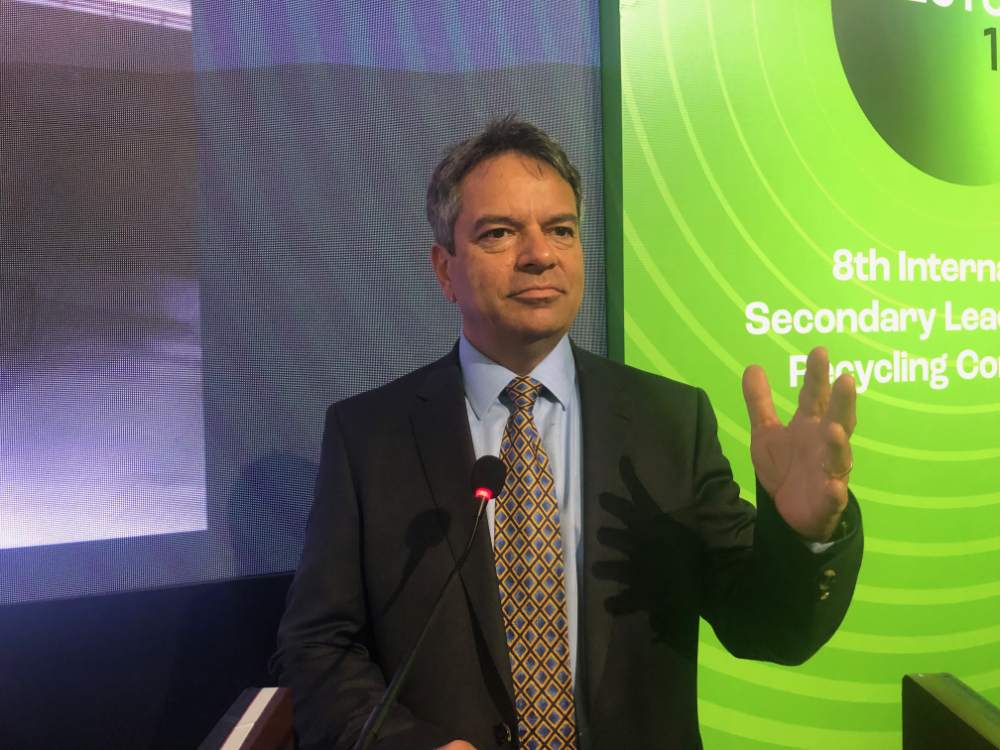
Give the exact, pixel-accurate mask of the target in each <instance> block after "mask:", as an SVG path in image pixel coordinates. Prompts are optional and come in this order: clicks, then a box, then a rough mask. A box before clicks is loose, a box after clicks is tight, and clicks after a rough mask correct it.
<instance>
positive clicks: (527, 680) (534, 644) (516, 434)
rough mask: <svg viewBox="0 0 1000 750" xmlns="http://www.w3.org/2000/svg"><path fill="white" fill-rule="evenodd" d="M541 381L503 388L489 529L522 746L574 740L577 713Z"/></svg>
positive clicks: (548, 746)
mask: <svg viewBox="0 0 1000 750" xmlns="http://www.w3.org/2000/svg"><path fill="white" fill-rule="evenodd" d="M542 388H543V386H542V384H541V383H539V382H538V381H537V380H535V379H533V378H528V377H522V378H514V379H513V380H512V381H510V383H509V384H508V386H507V388H506V389H505V390H504V393H506V394H507V396H508V398H510V400H511V402H512V403H513V404H514V411H513V413H512V414H511V415H510V418H509V419H508V420H507V427H506V428H505V430H504V436H503V443H502V445H501V448H500V458H501V459H503V462H504V463H505V464H506V465H507V481H506V483H505V485H504V489H503V492H501V494H500V497H499V499H498V500H497V507H496V518H495V524H494V527H495V533H494V536H495V539H496V561H497V580H498V581H499V582H500V601H501V604H502V606H503V614H504V620H505V622H506V625H507V647H508V652H509V653H510V669H511V674H512V675H513V677H514V694H515V698H516V700H517V713H518V737H519V739H520V745H521V747H522V748H526V749H527V750H562V749H563V748H574V747H576V717H575V713H574V707H573V686H572V676H571V673H570V669H569V626H568V623H567V620H566V591H565V585H564V582H563V554H562V535H561V533H560V530H559V506H558V504H557V503H556V493H555V481H554V480H553V478H552V470H551V468H550V467H549V457H548V456H547V455H546V453H545V449H544V448H543V447H542V441H541V439H540V438H539V435H538V430H537V429H535V420H534V417H533V416H532V411H533V409H534V406H535V401H536V400H537V398H538V394H539V393H540V392H541V390H542Z"/></svg>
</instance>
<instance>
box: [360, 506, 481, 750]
mask: <svg viewBox="0 0 1000 750" xmlns="http://www.w3.org/2000/svg"><path fill="white" fill-rule="evenodd" d="M490 499H491V498H490V497H479V511H478V512H477V513H476V520H475V523H474V524H473V525H472V534H470V535H469V543H468V544H466V545H465V551H464V552H463V553H462V556H461V557H460V558H458V561H457V562H456V563H455V567H454V568H452V569H451V573H449V574H448V578H447V579H445V582H444V586H442V587H441V593H439V594H438V597H437V599H436V600H435V601H434V607H433V608H432V609H431V613H430V615H429V616H428V617H427V621H426V622H425V623H424V627H423V629H422V630H421V631H420V635H418V636H417V639H416V640H415V641H414V642H413V645H412V646H410V650H409V651H407V653H406V657H405V658H404V659H403V661H402V662H401V663H400V665H399V668H398V669H396V674H394V675H393V677H392V682H390V683H389V687H387V688H386V690H385V693H384V694H383V695H382V700H381V701H379V704H378V705H377V706H375V709H374V710H373V711H372V712H371V715H370V716H369V717H368V721H366V722H365V726H364V728H363V729H362V730H361V735H360V736H359V737H358V741H357V742H356V743H354V750H368V748H370V747H371V746H372V743H373V742H374V741H375V738H376V737H377V736H378V730H379V729H381V728H382V723H383V722H384V721H385V717H386V716H388V714H389V707H390V706H392V704H393V702H394V701H395V700H396V695H397V694H398V693H399V691H400V689H401V688H402V687H403V682H404V681H405V680H406V675H407V674H409V672H410V667H412V666H413V657H414V656H416V654H417V649H419V648H420V644H421V643H423V640H424V637H425V636H426V635H427V631H428V630H430V627H431V622H433V620H434V616H435V615H436V614H437V611H438V609H439V608H440V607H441V602H442V601H443V600H444V595H445V593H446V592H447V591H448V586H450V585H451V582H452V580H453V579H454V578H455V576H456V575H457V574H458V572H459V571H460V570H461V569H462V566H463V565H464V564H465V559H466V558H467V557H468V556H469V552H471V551H472V543H473V542H474V541H475V539H476V531H477V530H478V529H479V521H480V519H481V518H482V517H483V511H484V510H485V509H486V505H487V503H489V501H490Z"/></svg>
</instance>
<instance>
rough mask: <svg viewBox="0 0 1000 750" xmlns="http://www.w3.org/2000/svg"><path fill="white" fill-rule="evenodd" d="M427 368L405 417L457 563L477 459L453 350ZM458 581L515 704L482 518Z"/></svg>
mask: <svg viewBox="0 0 1000 750" xmlns="http://www.w3.org/2000/svg"><path fill="white" fill-rule="evenodd" d="M438 365H439V366H438V367H434V368H431V369H430V370H429V371H428V373H427V376H426V378H425V379H424V381H423V383H422V384H421V385H420V387H419V388H418V390H417V403H416V406H415V407H414V409H413V411H412V412H411V415H410V419H411V422H412V425H413V433H414V436H415V438H416V442H417V449H418V450H419V452H420V459H421V461H422V463H423V466H424V472H425V473H426V475H427V481H428V483H429V484H430V487H431V493H432V494H433V496H434V503H435V504H436V505H437V507H438V509H439V510H443V511H445V512H446V513H448V514H449V515H450V517H451V526H450V528H449V531H448V543H449V546H450V547H451V552H452V555H453V556H454V557H455V559H456V560H457V559H458V558H459V557H460V556H461V554H462V552H463V551H464V550H465V545H466V544H467V543H468V540H469V535H470V534H471V533H472V526H473V522H474V520H475V511H476V503H475V500H474V499H473V497H472V491H471V490H470V488H469V478H470V476H471V474H472V466H473V464H474V463H475V460H476V456H475V452H474V450H473V447H472V433H471V432H470V430H469V418H468V413H467V412H466V407H465V388H464V385H463V381H462V371H461V368H460V366H459V360H458V347H455V349H454V350H452V352H451V353H450V354H449V355H448V356H446V357H444V358H443V359H442V360H440V361H439V363H438ZM479 526H480V528H479V530H478V531H477V532H476V540H475V542H474V544H473V547H472V551H471V552H470V553H469V558H468V559H467V560H466V561H465V565H464V566H463V568H462V571H461V573H460V577H461V579H462V584H463V586H464V587H465V592H466V595H467V597H468V599H469V601H470V602H471V604H472V609H473V611H474V613H475V617H476V620H477V621H478V624H479V627H480V628H481V629H482V632H483V637H484V639H485V641H486V645H487V647H488V649H489V651H490V655H491V656H492V658H493V662H494V664H495V665H496V668H497V671H498V672H499V674H500V678H501V680H502V681H503V684H504V686H505V687H506V689H507V693H508V695H509V696H510V699H511V703H512V704H513V702H514V684H513V679H512V677H511V673H510V657H509V656H508V654H507V635H506V629H505V626H504V622H503V612H502V610H501V608H500V589H499V586H498V584H497V578H496V563H495V561H494V559H493V548H492V545H491V543H490V532H489V528H488V527H487V523H486V518H485V514H484V517H483V519H482V520H481V521H480V524H479Z"/></svg>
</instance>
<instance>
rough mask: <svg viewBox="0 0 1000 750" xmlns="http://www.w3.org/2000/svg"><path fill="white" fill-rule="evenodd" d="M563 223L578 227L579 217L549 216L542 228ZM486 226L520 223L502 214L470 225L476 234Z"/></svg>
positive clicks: (570, 215) (486, 217)
mask: <svg viewBox="0 0 1000 750" xmlns="http://www.w3.org/2000/svg"><path fill="white" fill-rule="evenodd" d="M565 222H570V223H572V224H573V225H574V226H579V225H580V217H579V216H577V215H576V214H575V213H564V214H556V215H555V216H550V217H549V218H548V219H546V220H545V221H544V222H543V224H542V226H553V225H555V224H563V223H565ZM488 224H505V225H507V226H511V227H519V226H521V222H519V221H515V220H514V218H513V217H511V216H505V215H503V214H487V215H486V216H480V217H479V218H478V219H476V223H475V224H473V225H472V231H473V232H478V231H479V230H480V229H482V228H483V227H485V226H487V225H488Z"/></svg>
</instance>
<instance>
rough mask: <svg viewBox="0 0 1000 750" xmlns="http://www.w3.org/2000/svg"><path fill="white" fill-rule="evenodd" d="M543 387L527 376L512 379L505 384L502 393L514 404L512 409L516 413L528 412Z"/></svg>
mask: <svg viewBox="0 0 1000 750" xmlns="http://www.w3.org/2000/svg"><path fill="white" fill-rule="evenodd" d="M544 387H545V386H544V385H542V384H541V383H539V382H538V381H537V380H535V379H534V378H529V377H527V376H525V377H522V378H514V379H513V380H512V381H510V382H509V383H508V384H507V387H506V388H504V393H506V394H507V397H508V398H509V399H510V400H511V401H513V402H514V407H515V408H516V409H517V410H518V411H522V410H524V409H528V410H530V409H531V408H532V407H533V406H534V405H535V401H536V399H538V394H539V393H541V392H542V388H544Z"/></svg>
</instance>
